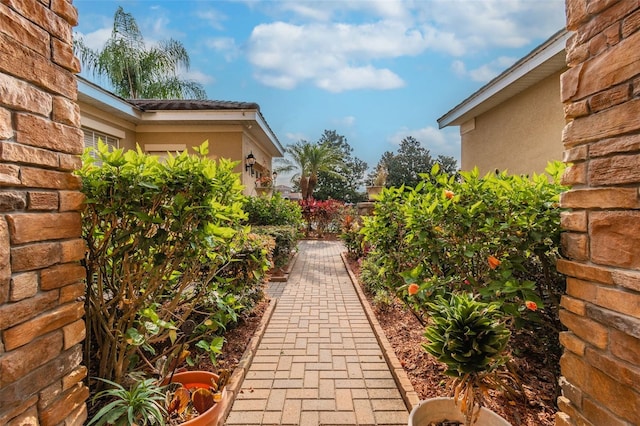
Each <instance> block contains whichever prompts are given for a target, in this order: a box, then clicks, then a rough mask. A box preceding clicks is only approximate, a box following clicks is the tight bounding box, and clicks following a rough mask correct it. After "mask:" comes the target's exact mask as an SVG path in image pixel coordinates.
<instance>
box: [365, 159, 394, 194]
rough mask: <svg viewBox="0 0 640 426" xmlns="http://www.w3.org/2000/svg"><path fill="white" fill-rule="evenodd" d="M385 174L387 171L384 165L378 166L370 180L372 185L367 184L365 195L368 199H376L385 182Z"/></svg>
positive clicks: (387, 174) (387, 173) (386, 174)
mask: <svg viewBox="0 0 640 426" xmlns="http://www.w3.org/2000/svg"><path fill="white" fill-rule="evenodd" d="M387 176H389V172H388V171H387V169H386V168H385V167H382V166H380V167H378V170H377V171H376V175H375V176H374V178H373V181H372V182H371V183H372V185H370V186H367V195H368V196H369V201H374V200H376V199H378V197H379V196H380V193H381V192H382V188H384V186H385V185H386V183H387Z"/></svg>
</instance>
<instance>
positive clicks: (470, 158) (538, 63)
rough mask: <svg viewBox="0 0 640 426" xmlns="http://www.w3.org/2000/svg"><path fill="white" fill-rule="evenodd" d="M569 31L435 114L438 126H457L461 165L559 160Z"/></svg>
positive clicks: (515, 167) (526, 170)
mask: <svg viewBox="0 0 640 426" xmlns="http://www.w3.org/2000/svg"><path fill="white" fill-rule="evenodd" d="M569 35H570V34H569V33H568V32H567V31H566V30H564V29H563V30H561V31H558V32H557V33H555V34H554V35H553V36H551V37H550V38H549V39H548V40H546V41H545V42H544V43H542V44H541V45H540V46H538V47H537V48H535V49H534V50H533V51H532V52H531V53H529V54H528V55H527V56H525V57H524V58H522V59H520V60H519V61H518V62H516V63H515V64H514V65H513V66H511V67H510V68H509V69H507V70H506V71H504V72H503V73H502V74H500V75H499V76H497V77H496V78H494V79H493V80H491V81H490V82H489V83H487V84H486V85H485V86H483V87H482V88H480V89H479V90H478V91H476V92H475V93H473V94H472V95H471V96H469V97H468V98H467V99H465V100H464V101H462V102H461V103H460V104H458V105H456V106H455V107H454V108H453V109H451V110H450V111H449V112H447V113H446V114H444V115H443V116H442V117H440V118H439V119H438V126H439V128H441V129H442V128H444V127H447V126H459V127H460V136H461V159H462V165H461V169H462V170H470V169H473V168H474V167H476V166H477V167H478V168H479V169H480V173H481V174H486V173H488V172H492V171H495V170H496V169H499V170H505V169H506V170H508V171H509V172H510V173H513V174H530V173H533V172H536V173H541V172H543V171H544V169H545V167H546V165H547V163H548V162H549V161H553V160H562V151H563V145H562V130H563V128H564V126H565V119H564V111H563V107H562V101H561V98H560V75H561V74H562V73H563V72H564V71H566V70H567V65H566V53H565V45H566V42H567V39H568V38H569Z"/></svg>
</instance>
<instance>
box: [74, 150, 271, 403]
mask: <svg viewBox="0 0 640 426" xmlns="http://www.w3.org/2000/svg"><path fill="white" fill-rule="evenodd" d="M206 148H207V147H206V143H205V144H203V145H202V146H201V147H199V148H198V154H196V155H188V154H187V153H183V154H180V155H177V156H169V157H168V159H166V161H163V162H161V161H159V159H158V158H157V157H153V156H149V155H146V154H144V153H142V152H141V151H140V149H138V150H137V151H127V152H123V151H122V150H114V151H109V150H108V148H107V146H106V145H104V144H102V143H100V144H99V148H98V152H97V153H96V157H97V158H98V160H99V161H100V162H101V164H99V165H98V164H96V163H95V162H94V160H93V159H92V158H91V157H90V155H89V153H87V154H86V155H85V156H84V161H85V164H84V167H83V168H82V169H81V170H80V171H79V172H78V174H79V175H80V176H81V178H82V181H83V192H84V194H85V196H86V205H85V210H84V212H83V235H84V238H85V240H86V242H87V249H88V256H87V259H86V266H87V271H88V274H87V284H88V285H87V295H86V312H87V339H86V349H85V362H86V364H87V365H88V367H89V370H90V374H91V375H92V377H93V376H95V377H97V378H99V379H100V380H97V379H93V378H92V379H91V380H90V382H89V384H90V388H91V390H92V392H96V391H99V390H101V388H102V387H103V384H104V383H108V382H105V380H109V381H111V382H113V383H117V384H118V385H120V386H122V387H123V389H130V388H131V389H135V386H133V387H132V383H133V384H134V385H135V384H136V383H140V381H141V380H147V379H148V378H149V377H155V378H156V379H157V380H158V381H159V382H161V381H162V378H163V377H166V376H168V375H170V374H171V373H172V372H173V371H174V370H175V369H176V368H177V367H179V366H180V365H181V363H182V362H191V363H195V362H198V357H203V356H204V357H207V358H208V359H209V362H210V363H211V365H213V366H215V359H216V357H217V356H218V355H220V353H221V352H222V345H223V343H224V339H223V337H222V334H223V332H224V331H225V329H227V328H228V327H229V326H231V325H233V324H234V323H236V322H237V320H238V318H239V316H240V315H243V314H244V313H246V312H247V311H249V310H250V309H251V308H252V307H253V306H254V305H255V304H256V303H257V302H258V301H259V300H260V299H261V298H262V296H263V294H262V284H263V281H264V277H265V274H266V272H267V270H268V268H269V266H270V265H271V258H270V256H271V250H272V249H273V247H274V241H273V239H272V238H271V237H268V236H261V235H257V234H253V233H250V228H249V227H247V226H245V225H244V223H243V221H244V220H245V219H246V214H245V213H244V211H243V210H242V206H243V203H244V198H245V197H244V196H243V195H242V186H241V185H240V182H239V179H238V176H237V174H235V173H234V172H233V167H234V164H233V163H232V162H229V161H225V160H220V161H217V162H214V161H212V160H210V159H209V158H207V157H206ZM140 374H142V377H143V378H140V377H141V376H140ZM107 396H108V395H107Z"/></svg>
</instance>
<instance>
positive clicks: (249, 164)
mask: <svg viewBox="0 0 640 426" xmlns="http://www.w3.org/2000/svg"><path fill="white" fill-rule="evenodd" d="M254 164H256V157H255V156H254V155H253V151H251V152H250V153H249V155H247V158H246V159H245V161H244V171H245V172H246V171H248V170H251V176H253V165H254Z"/></svg>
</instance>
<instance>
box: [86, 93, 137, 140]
mask: <svg viewBox="0 0 640 426" xmlns="http://www.w3.org/2000/svg"><path fill="white" fill-rule="evenodd" d="M78 105H79V106H80V111H81V116H80V122H81V126H82V127H83V128H85V127H86V128H88V129H91V130H94V131H96V132H99V133H104V134H106V135H109V136H113V137H117V138H118V139H119V147H120V148H123V147H126V148H128V149H131V148H135V146H136V132H135V128H136V126H135V124H133V123H131V122H129V121H126V120H123V119H120V118H118V117H115V116H113V115H111V114H106V113H105V112H104V111H101V110H99V109H98V108H96V107H94V106H92V105H88V104H86V103H83V102H78Z"/></svg>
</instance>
